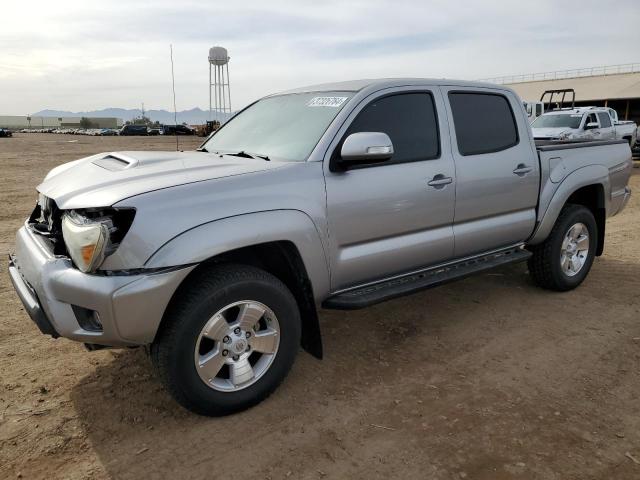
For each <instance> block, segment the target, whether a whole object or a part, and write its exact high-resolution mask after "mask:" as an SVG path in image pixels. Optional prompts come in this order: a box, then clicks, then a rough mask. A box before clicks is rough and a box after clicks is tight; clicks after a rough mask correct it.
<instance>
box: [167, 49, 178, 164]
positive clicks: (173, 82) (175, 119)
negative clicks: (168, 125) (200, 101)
mask: <svg viewBox="0 0 640 480" xmlns="http://www.w3.org/2000/svg"><path fill="white" fill-rule="evenodd" d="M169 54H170V56H171V86H172V88H173V125H174V126H173V133H174V134H175V136H176V152H178V151H180V147H179V145H178V111H177V109H176V77H175V75H174V74H173V45H172V44H169Z"/></svg>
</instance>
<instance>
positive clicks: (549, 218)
mask: <svg viewBox="0 0 640 480" xmlns="http://www.w3.org/2000/svg"><path fill="white" fill-rule="evenodd" d="M590 185H600V186H602V187H603V189H604V208H605V210H606V212H607V214H608V212H609V201H610V198H611V185H610V182H609V170H608V169H607V168H606V167H604V166H602V165H587V166H585V167H581V168H579V169H578V170H575V171H574V172H572V173H570V174H569V175H567V176H566V177H565V178H564V180H562V182H561V183H560V184H559V185H558V186H557V187H556V188H555V189H554V188H553V187H554V185H553V184H552V183H551V182H547V185H546V186H545V188H543V190H542V192H541V194H540V204H541V205H540V207H539V208H542V207H543V202H544V200H545V197H548V196H550V197H551V198H550V199H549V200H548V201H547V202H546V204H547V207H546V210H545V212H544V213H543V214H542V216H541V218H540V220H539V222H538V226H537V228H536V230H535V231H534V233H533V235H532V236H531V238H530V239H529V241H528V242H527V243H528V244H530V245H536V244H538V243H542V242H544V241H545V240H546V238H547V236H548V235H549V233H550V232H551V229H552V228H553V225H554V224H555V223H556V220H557V219H558V216H559V215H560V212H561V211H562V208H563V207H564V206H565V204H566V203H567V200H568V199H569V197H570V196H571V195H572V194H573V193H574V192H576V191H577V190H579V189H580V188H582V187H587V186H590ZM607 216H608V215H607Z"/></svg>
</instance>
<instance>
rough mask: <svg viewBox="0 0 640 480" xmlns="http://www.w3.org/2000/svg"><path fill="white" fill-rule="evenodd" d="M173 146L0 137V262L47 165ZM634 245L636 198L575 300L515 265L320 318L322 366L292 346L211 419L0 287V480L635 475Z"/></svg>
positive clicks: (637, 286) (639, 257)
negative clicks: (235, 406)
mask: <svg viewBox="0 0 640 480" xmlns="http://www.w3.org/2000/svg"><path fill="white" fill-rule="evenodd" d="M173 141H174V140H173V139H172V138H162V137H150V138H136V137H129V138H127V137H124V138H119V137H105V138H100V137H80V136H67V135H51V134H49V135H47V134H31V135H27V134H17V135H16V136H15V137H14V138H9V139H4V138H3V139H0V168H1V169H2V170H1V171H2V177H1V182H2V183H1V185H0V205H2V208H1V209H0V222H1V230H0V254H1V255H2V257H3V258H6V255H7V254H8V253H9V252H10V251H11V250H12V248H13V236H14V233H15V230H16V229H17V228H18V227H19V225H20V224H21V223H22V222H23V221H24V219H25V217H27V216H28V214H29V213H30V211H31V209H32V208H33V205H34V202H35V198H36V194H35V190H34V188H35V186H36V185H37V184H38V183H39V181H40V180H41V179H42V178H43V176H44V175H45V174H46V172H47V171H48V170H49V169H51V168H52V167H54V166H56V165H58V164H60V163H63V162H66V161H69V160H73V159H76V158H79V157H82V156H86V155H89V154H93V153H97V152H101V151H114V150H143V149H157V150H162V149H165V150H170V149H172V148H174V143H173ZM181 142H182V145H183V146H184V147H185V148H193V147H194V146H195V145H197V140H196V139H189V140H185V139H181ZM631 186H632V188H634V189H635V191H636V192H640V169H634V176H633V177H632V181H631ZM639 238H640V200H639V196H638V195H637V194H636V196H633V197H632V200H631V202H630V204H629V206H628V207H627V209H626V210H625V211H624V212H623V213H622V214H620V215H619V216H617V217H615V218H613V219H611V220H610V221H609V224H608V228H607V238H606V242H607V243H606V248H605V254H604V256H602V257H600V258H598V259H597V260H596V262H595V264H594V266H593V269H592V271H591V274H590V275H589V277H588V278H587V280H586V281H585V283H584V284H583V285H582V286H581V287H580V288H578V289H577V290H575V291H572V292H569V293H562V294H558V293H551V292H546V291H542V290H539V289H538V288H536V287H534V286H533V284H532V282H531V280H530V279H529V277H528V275H527V272H526V265H515V266H511V267H508V268H502V269H500V270H497V271H493V272H491V273H487V274H484V275H480V276H476V277H473V278H469V279H467V280H464V281H462V282H458V283H454V284H450V285H447V286H444V287H440V288H437V289H433V290H429V291H426V292H424V293H420V294H416V295H413V296H411V297H407V298H404V299H398V300H394V301H391V302H388V303H385V304H381V305H378V306H375V307H373V308H369V309H365V310H360V311H355V312H337V311H323V312H321V323H322V328H323V332H324V341H325V359H324V360H322V361H318V360H315V359H313V358H312V357H310V356H309V355H308V354H306V353H304V352H300V354H299V356H298V360H297V362H296V364H295V366H294V368H293V370H292V372H291V373H290V375H289V377H288V378H287V380H286V381H285V383H284V384H283V385H282V386H281V387H280V388H279V389H278V390H277V391H276V392H275V393H274V394H273V395H272V396H271V397H270V398H269V399H268V400H267V401H266V402H264V403H262V404H261V405H259V406H257V407H255V408H253V409H251V410H249V411H247V412H244V413H240V414H237V415H233V416H230V417H225V418H219V419H210V418H202V417H198V416H195V415H192V414H190V413H189V412H187V411H185V410H183V409H182V408H180V407H179V406H178V405H176V404H175V403H174V402H173V401H172V400H171V398H170V397H169V396H168V394H167V393H166V392H165V391H164V390H163V389H162V387H161V386H160V385H159V383H158V382H157V381H156V379H155V378H154V376H153V372H152V369H151V366H150V363H149V361H148V360H147V358H146V356H145V353H144V351H143V350H141V349H137V350H108V351H104V350H103V351H99V352H93V353H89V352H86V351H85V349H84V348H83V346H82V345H80V344H76V343H73V342H71V341H67V340H64V339H58V340H53V339H51V338H49V337H45V336H43V335H41V334H40V333H39V332H38V330H37V328H36V327H35V325H34V324H33V323H32V322H31V321H30V320H29V318H28V317H27V315H26V313H25V312H24V310H23V309H22V305H21V304H20V301H19V300H18V298H17V297H16V295H15V294H14V292H13V289H12V287H11V284H10V281H9V278H8V275H7V274H6V273H5V274H2V275H1V276H0V308H1V310H0V478H2V479H5V478H7V479H10V478H48V479H62V478H65V479H85V478H89V479H102V478H134V479H138V478H145V479H147V478H148V479H156V478H207V479H217V478H224V479H247V478H251V479H253V478H256V479H286V478H296V479H297V478H304V479H346V478H363V479H371V478H402V479H413V478H416V479H418V478H419V479H428V478H434V479H464V478H466V479H478V480H504V479H562V480H567V479H580V480H584V479H594V480H595V479H598V480H600V479H625V480H627V479H629V480H630V479H639V478H640V300H639V299H638V294H639V293H640V281H639V279H640V247H639V246H638V243H636V242H638V239H639Z"/></svg>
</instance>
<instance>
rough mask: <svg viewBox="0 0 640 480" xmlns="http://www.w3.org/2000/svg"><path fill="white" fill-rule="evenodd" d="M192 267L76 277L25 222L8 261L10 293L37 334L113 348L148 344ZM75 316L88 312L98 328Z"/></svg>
mask: <svg viewBox="0 0 640 480" xmlns="http://www.w3.org/2000/svg"><path fill="white" fill-rule="evenodd" d="M193 268H195V266H194V265H192V266H187V267H183V268H176V269H169V270H163V271H160V272H153V273H142V274H136V275H113V276H106V275H100V274H86V273H82V272H81V271H80V270H78V269H76V268H74V267H73V265H72V264H71V261H70V260H69V259H68V258H66V257H62V256H55V255H53V254H52V253H51V250H50V247H49V245H47V241H46V240H45V239H44V238H42V237H41V236H40V235H38V234H35V233H33V231H32V230H31V229H30V227H29V226H28V225H26V224H25V225H24V226H23V227H22V228H20V230H18V233H17V235H16V252H15V254H14V255H11V257H10V261H9V275H10V277H11V281H12V283H13V286H14V288H15V290H16V293H17V294H18V297H20V300H21V301H22V303H23V305H24V307H25V310H26V311H27V313H28V314H29V316H30V317H31V319H32V320H33V321H34V322H35V323H36V325H37V326H38V328H40V330H41V331H42V333H45V334H49V335H52V336H54V337H57V336H60V337H65V338H69V339H72V340H76V341H79V342H84V343H94V344H98V345H106V346H114V347H119V346H120V347H124V346H135V345H145V344H148V343H151V342H152V341H153V339H154V337H155V334H156V332H157V330H158V327H159V325H160V320H161V319H162V315H163V314H164V311H165V309H166V307H167V304H168V303H169V300H170V299H171V297H172V295H173V293H174V292H175V290H176V288H177V287H178V285H180V283H181V282H182V280H183V279H184V278H185V277H186V276H187V275H188V274H189V272H191V270H193ZM78 312H85V313H86V312H90V313H91V314H92V315H93V316H94V317H95V318H96V319H97V321H98V328H95V325H94V326H92V327H91V328H89V327H87V325H86V322H83V321H82V320H83V319H82V318H81V317H80V316H79V315H78ZM94 323H95V322H94Z"/></svg>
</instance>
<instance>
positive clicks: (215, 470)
mask: <svg viewBox="0 0 640 480" xmlns="http://www.w3.org/2000/svg"><path fill="white" fill-rule="evenodd" d="M638 274H640V266H638V265H637V264H633V263H626V262H621V261H616V260H611V259H607V258H601V259H598V261H597V264H596V266H595V267H594V270H593V272H592V274H591V275H590V277H589V279H588V281H587V282H585V286H584V287H582V288H583V289H584V291H583V292H582V293H580V295H592V294H594V293H593V292H591V291H592V290H593V291H595V294H597V289H596V288H593V287H594V286H596V287H597V284H598V283H599V282H602V281H610V278H611V277H612V276H620V275H621V276H622V278H623V281H626V280H625V279H629V281H631V278H637V276H638ZM607 279H609V280H607ZM576 292H580V289H579V290H577V291H576ZM571 294H572V293H569V295H571ZM549 295H550V292H545V291H542V290H540V289H537V288H535V287H534V286H533V283H532V282H531V280H530V279H529V276H528V274H527V269H526V265H523V264H520V265H512V266H506V267H502V268H500V269H497V270H494V271H491V272H489V273H487V274H482V275H478V276H476V277H472V278H468V279H466V280H464V281H461V282H456V283H453V284H449V285H446V286H443V287H440V288H438V289H433V290H429V291H425V292H421V293H418V294H415V295H412V296H409V297H405V298H402V299H396V300H393V301H390V302H387V303H384V304H380V305H377V306H374V307H371V308H368V309H364V310H360V311H352V312H341V311H322V312H321V323H322V329H323V334H324V343H325V359H324V360H323V361H318V360H316V359H314V358H312V357H311V356H310V355H307V354H304V353H303V352H300V354H299V356H298V359H297V362H296V364H295V365H294V368H293V370H292V372H291V374H290V375H289V377H288V378H287V379H286V381H285V382H284V383H283V384H282V385H281V386H280V387H279V389H278V390H277V391H276V392H275V393H274V394H273V395H272V396H271V397H270V398H269V399H268V400H266V401H265V402H263V403H262V404H260V405H258V406H257V407H254V408H253V409H251V410H249V411H246V412H242V413H239V414H236V415H232V416H228V417H222V418H205V417H200V416H197V415H194V414H191V413H189V412H188V411H186V410H184V409H183V408H181V407H180V406H179V405H177V404H176V403H175V402H174V401H173V400H172V398H171V397H170V396H169V395H168V394H167V393H166V391H165V390H164V389H163V387H162V386H161V385H160V383H159V381H158V380H157V378H156V377H155V374H154V371H153V369H152V366H151V363H150V361H149V359H148V358H147V356H146V354H145V352H144V350H143V349H136V350H123V351H112V352H109V353H107V354H106V355H105V358H106V360H105V361H104V362H100V365H99V366H98V367H97V368H96V369H95V370H94V371H92V372H91V373H90V374H89V375H87V376H86V377H84V378H83V379H82V380H81V381H80V382H79V383H78V384H77V385H76V386H75V387H74V388H73V391H72V393H71V398H72V401H73V404H74V406H75V409H76V411H77V412H78V415H79V417H80V420H81V423H82V425H83V428H84V430H85V433H86V435H87V438H88V441H89V443H90V445H91V446H92V448H93V450H94V451H95V453H96V454H97V456H98V457H99V460H100V463H101V464H102V466H103V467H104V469H105V470H106V472H107V473H108V474H109V475H110V476H111V477H113V478H139V477H144V478H218V477H219V476H224V477H225V478H254V477H258V478H265V475H268V474H269V468H272V469H276V470H272V472H273V471H278V470H277V467H278V461H280V462H286V461H287V458H288V457H287V455H288V452H291V451H294V450H295V449H296V448H297V445H298V444H299V442H301V441H302V439H303V437H304V433H305V428H308V429H313V428H314V427H313V424H312V423H311V424H310V423H309V422H311V420H312V419H315V421H317V422H321V423H322V424H323V425H325V426H326V425H327V424H328V425H331V428H332V429H335V431H337V432H338V433H336V435H339V434H340V431H341V429H343V428H345V425H346V424H348V423H349V419H350V418H352V417H353V416H354V415H356V414H359V413H360V412H362V411H363V409H365V408H370V409H373V410H374V411H375V410H376V404H375V401H374V400H372V399H370V398H368V397H367V396H368V395H369V391H370V389H371V388H372V385H373V384H375V385H384V384H385V383H387V382H388V383H389V384H393V383H394V382H397V381H398V371H399V370H402V371H403V373H404V375H408V376H411V375H416V378H419V379H420V380H421V381H422V380H423V379H425V378H427V379H428V378H429V375H436V372H437V367H438V366H439V365H447V364H448V363H450V362H451V361H452V360H453V359H455V358H456V356H458V355H461V354H463V353H464V352H467V351H469V350H470V349H473V348H475V347H474V345H476V344H477V345H481V344H482V343H483V342H486V341H488V340H487V339H488V338H495V337H496V335H499V332H504V331H506V330H508V329H509V328H518V325H520V324H521V318H520V316H521V315H522V313H521V312H513V308H512V307H513V304H514V302H515V301H517V299H518V298H520V297H522V298H525V297H530V299H529V300H527V301H528V302H529V303H530V304H531V305H533V307H535V305H536V303H540V304H542V303H543V302H548V299H549ZM551 295H561V294H553V293H551ZM608 298H610V297H608ZM609 301H611V300H609ZM495 312H503V313H501V315H502V316H503V317H504V318H499V319H497V320H496V319H494V318H493V317H492V315H493V316H494V317H495ZM491 322H493V323H491ZM467 329H471V330H473V331H474V334H473V335H469V333H468V331H467V333H466V334H465V335H466V336H465V337H462V338H464V339H465V340H464V342H460V341H459V340H460V338H459V337H460V335H461V333H460V332H463V331H465V330H467ZM469 337H471V339H470V338H469ZM474 342H475V343H474ZM416 347H418V348H416ZM407 351H409V352H411V353H410V354H409V355H406V356H402V355H401V354H402V353H403V352H407ZM109 356H110V357H111V358H109ZM405 357H406V358H405ZM426 383H430V382H425V384H426ZM424 388H427V387H426V386H425V387H424ZM337 404H339V405H340V408H337V407H336V405H337ZM309 425H311V426H309ZM318 428H319V427H318ZM307 434H310V433H309V432H307ZM320 447H322V445H319V446H318V448H320ZM238 448H240V449H242V453H239V454H238V456H236V457H235V460H234V458H233V455H231V457H230V454H231V453H232V452H234V451H236V449H238ZM249 452H252V453H249ZM268 452H271V453H272V454H273V455H274V458H275V460H274V459H273V458H272V459H271V460H267V459H265V458H264V455H266V454H267V453H268ZM278 459H279V460H278ZM238 461H241V463H242V464H241V465H238V467H237V469H236V470H233V468H232V465H231V466H229V468H230V469H231V471H230V470H229V469H227V468H221V465H229V462H231V463H232V464H233V463H235V464H237V463H238ZM345 461H346V460H345ZM265 465H267V466H268V467H269V468H267V469H266V470H265ZM285 471H286V470H285Z"/></svg>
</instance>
